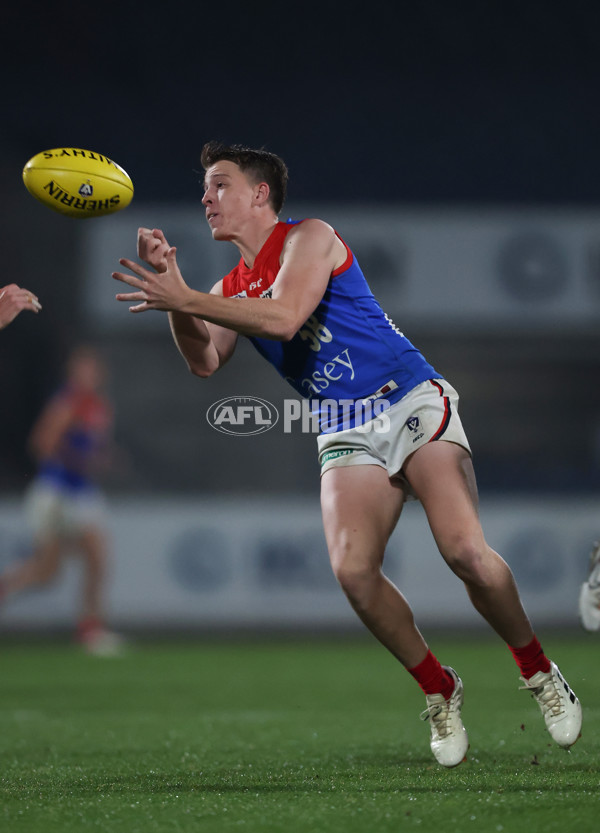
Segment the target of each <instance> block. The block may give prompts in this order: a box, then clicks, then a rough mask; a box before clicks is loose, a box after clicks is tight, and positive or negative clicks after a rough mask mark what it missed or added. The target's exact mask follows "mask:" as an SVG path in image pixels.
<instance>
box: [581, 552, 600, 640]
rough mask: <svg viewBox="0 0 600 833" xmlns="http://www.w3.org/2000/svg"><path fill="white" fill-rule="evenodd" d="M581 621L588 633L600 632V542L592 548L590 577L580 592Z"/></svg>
mask: <svg viewBox="0 0 600 833" xmlns="http://www.w3.org/2000/svg"><path fill="white" fill-rule="evenodd" d="M579 621H580V622H581V626H582V627H583V628H584V629H585V630H586V631H600V541H596V543H595V544H594V546H593V548H592V552H591V553H590V565H589V571H588V577H587V579H586V580H585V581H584V582H583V584H582V585H581V590H580V592H579Z"/></svg>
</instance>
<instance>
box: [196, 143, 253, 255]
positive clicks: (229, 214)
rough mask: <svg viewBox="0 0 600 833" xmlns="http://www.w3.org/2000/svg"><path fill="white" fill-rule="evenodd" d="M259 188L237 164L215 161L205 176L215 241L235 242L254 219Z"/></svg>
mask: <svg viewBox="0 0 600 833" xmlns="http://www.w3.org/2000/svg"><path fill="white" fill-rule="evenodd" d="M256 191H257V186H256V185H253V184H252V183H251V182H249V181H248V179H247V178H246V175H245V174H244V173H242V171H241V170H240V168H239V167H238V166H237V165H236V164H235V162H230V161H228V160H223V161H221V162H215V164H214V165H211V167H210V168H208V170H207V171H206V175H205V177H204V197H203V198H202V204H203V205H204V207H205V209H206V219H207V221H208V225H209V226H210V229H211V231H212V236H213V239H214V240H235V239H236V238H237V237H238V236H239V235H241V234H242V233H243V231H244V228H245V227H246V226H247V224H248V222H249V221H250V219H251V217H252V207H253V205H254V204H255V198H256Z"/></svg>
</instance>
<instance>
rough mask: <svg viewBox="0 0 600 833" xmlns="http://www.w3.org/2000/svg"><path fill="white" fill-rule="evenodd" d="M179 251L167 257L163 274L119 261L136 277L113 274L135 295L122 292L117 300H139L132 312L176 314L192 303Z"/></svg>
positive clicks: (126, 260)
mask: <svg viewBox="0 0 600 833" xmlns="http://www.w3.org/2000/svg"><path fill="white" fill-rule="evenodd" d="M161 234H162V232H161ZM176 255H177V249H176V248H175V247H174V246H171V247H170V248H168V249H167V251H166V254H165V255H164V265H165V269H164V271H161V272H160V273H157V272H152V271H150V270H149V269H145V268H144V267H143V266H140V264H139V263H136V262H135V261H133V260H129V258H126V257H123V258H120V260H119V263H120V264H121V266H124V267H125V268H126V269H129V270H130V271H131V272H133V273H134V275H137V276H138V277H134V275H128V274H127V273H125V272H113V273H112V276H113V278H114V279H115V280H117V281H122V282H123V283H126V284H128V286H130V287H131V288H132V289H134V290H135V291H134V292H122V293H119V294H118V295H117V296H116V298H117V301H127V302H131V301H139V303H138V304H135V305H134V306H131V307H129V310H130V312H146V310H149V309H158V310H165V311H172V312H175V311H177V310H182V309H183V307H184V306H185V304H186V303H187V302H188V301H189V300H190V294H191V292H192V290H191V289H190V288H189V286H188V285H187V284H186V282H185V281H184V279H183V277H182V275H181V272H180V271H179V267H178V265H177V257H176Z"/></svg>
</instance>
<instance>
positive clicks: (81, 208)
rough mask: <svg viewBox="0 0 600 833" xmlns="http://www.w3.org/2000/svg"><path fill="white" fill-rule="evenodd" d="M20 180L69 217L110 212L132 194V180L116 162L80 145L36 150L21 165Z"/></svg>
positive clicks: (30, 191) (96, 215) (49, 204)
mask: <svg viewBox="0 0 600 833" xmlns="http://www.w3.org/2000/svg"><path fill="white" fill-rule="evenodd" d="M23 182H24V183H25V187H26V188H27V190H28V191H29V193H30V194H32V195H33V196H34V197H35V198H36V199H37V200H39V201H40V202H42V203H44V205H47V206H48V208H52V209H54V211H58V212H60V213H61V214H66V215H67V216H69V217H80V218H85V217H102V216H103V215H105V214H114V213H115V211H121V209H123V208H126V207H127V206H128V205H129V203H130V202H131V200H132V198H133V183H132V181H131V178H130V176H129V174H128V173H127V172H126V171H124V170H123V168H122V167H121V166H120V165H117V163H116V162H113V160H112V159H109V158H108V157H107V156H103V155H102V154H101V153H95V152H93V151H91V150H82V148H69V147H64V148H54V149H53V150H43V151H42V152H41V153H36V155H35V156H33V157H32V158H31V159H30V160H29V162H28V163H27V164H26V165H25V167H24V168H23Z"/></svg>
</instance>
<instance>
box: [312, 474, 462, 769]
mask: <svg viewBox="0 0 600 833" xmlns="http://www.w3.org/2000/svg"><path fill="white" fill-rule="evenodd" d="M404 498H405V495H404V491H403V490H402V488H401V487H399V486H398V485H393V484H392V483H391V482H390V479H389V477H388V474H387V472H386V471H385V469H383V468H381V467H380V466H376V465H355V466H343V467H339V468H332V469H330V470H328V471H326V472H325V473H324V474H323V477H322V480H321V504H322V510H323V524H324V528H325V536H326V539H327V545H328V548H329V554H330V558H331V564H332V568H333V571H334V573H335V576H336V578H337V580H338V581H339V583H340V585H341V587H342V589H343V590H344V592H345V594H346V596H347V597H348V599H349V601H350V603H351V605H352V607H353V608H354V610H355V611H356V613H357V614H358V615H359V617H360V618H361V619H362V621H363V622H364V624H365V625H366V626H367V627H368V628H369V630H370V631H371V633H373V635H374V636H375V637H376V638H377V639H378V640H379V641H380V642H381V643H382V644H383V645H384V646H385V647H386V648H387V649H388V650H389V651H390V652H391V653H392V654H393V655H394V656H395V657H396V658H397V659H399V660H400V662H401V663H402V664H403V665H404V666H405V667H406V668H407V670H408V671H409V672H410V673H411V674H412V675H413V677H414V678H415V679H416V680H417V682H418V683H419V685H420V687H421V689H422V690H423V691H424V692H425V694H426V698H427V709H426V710H425V712H424V713H423V717H424V719H427V720H429V721H430V726H431V748H432V751H433V753H434V755H435V757H436V759H437V760H438V761H439V763H441V764H442V765H444V766H448V767H452V766H456V765H457V764H459V763H460V762H461V761H462V760H463V759H464V757H465V754H466V751H467V748H468V739H467V733H466V731H465V729H464V726H463V725H462V721H461V717H460V710H461V707H462V702H463V693H462V683H461V681H460V679H459V678H458V676H457V675H456V674H455V672H454V671H453V670H452V669H450V668H447V667H443V666H442V665H441V664H440V662H439V661H438V659H437V658H436V657H435V656H434V655H433V654H432V653H431V651H430V650H429V648H428V646H427V644H426V642H425V640H424V639H423V636H422V635H421V633H420V632H419V630H418V628H417V626H416V624H415V621H414V617H413V613H412V610H411V609H410V606H409V605H408V602H407V601H406V599H405V598H404V596H403V595H402V594H401V592H400V591H399V590H398V588H397V587H395V586H394V584H393V583H392V582H391V581H390V580H389V579H388V578H387V577H386V576H385V575H384V574H383V572H382V564H383V557H384V553H385V548H386V545H387V542H388V539H389V537H390V535H391V533H392V531H393V530H394V527H395V526H396V523H397V521H398V518H399V516H400V513H401V511H402V505H403V503H404Z"/></svg>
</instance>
